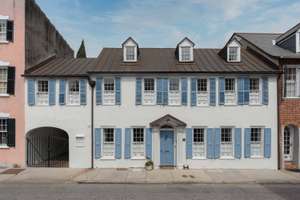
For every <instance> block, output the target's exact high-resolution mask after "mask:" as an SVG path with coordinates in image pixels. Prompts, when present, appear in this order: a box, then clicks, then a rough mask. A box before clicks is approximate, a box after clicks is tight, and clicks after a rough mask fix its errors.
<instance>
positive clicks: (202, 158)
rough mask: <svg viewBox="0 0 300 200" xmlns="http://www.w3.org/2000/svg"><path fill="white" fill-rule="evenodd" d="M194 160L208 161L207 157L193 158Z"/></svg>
mask: <svg viewBox="0 0 300 200" xmlns="http://www.w3.org/2000/svg"><path fill="white" fill-rule="evenodd" d="M192 160H206V157H193V158H192Z"/></svg>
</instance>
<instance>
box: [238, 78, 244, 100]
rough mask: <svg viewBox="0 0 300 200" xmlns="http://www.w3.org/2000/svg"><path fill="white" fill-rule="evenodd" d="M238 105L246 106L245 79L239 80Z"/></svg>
mask: <svg viewBox="0 0 300 200" xmlns="http://www.w3.org/2000/svg"><path fill="white" fill-rule="evenodd" d="M237 85H238V104H239V105H244V78H238V84H237Z"/></svg>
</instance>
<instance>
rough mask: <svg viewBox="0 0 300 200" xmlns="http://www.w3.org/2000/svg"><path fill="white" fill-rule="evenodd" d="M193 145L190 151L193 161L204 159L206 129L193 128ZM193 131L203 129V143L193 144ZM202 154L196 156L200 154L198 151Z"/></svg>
mask: <svg viewBox="0 0 300 200" xmlns="http://www.w3.org/2000/svg"><path fill="white" fill-rule="evenodd" d="M192 129H193V145H192V148H193V149H192V150H193V159H206V156H207V150H206V145H207V144H206V143H207V127H193V128H192ZM195 129H203V130H204V133H203V137H204V138H203V140H204V141H203V142H195V141H194V137H195V135H194V133H195ZM201 149H202V151H203V152H204V153H203V155H202V156H200V155H199V156H198V155H196V154H200V151H201Z"/></svg>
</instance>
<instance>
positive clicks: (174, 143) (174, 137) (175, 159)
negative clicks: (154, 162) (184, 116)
mask: <svg viewBox="0 0 300 200" xmlns="http://www.w3.org/2000/svg"><path fill="white" fill-rule="evenodd" d="M175 130H176V129H174V128H161V129H159V166H160V167H168V165H161V152H160V150H161V140H160V138H161V132H162V131H172V132H173V145H172V146H173V165H169V167H175V166H176V165H177V164H176V163H177V134H176V131H175Z"/></svg>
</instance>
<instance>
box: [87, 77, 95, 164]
mask: <svg viewBox="0 0 300 200" xmlns="http://www.w3.org/2000/svg"><path fill="white" fill-rule="evenodd" d="M88 81H89V85H90V86H91V88H92V90H91V168H92V169H93V168H94V89H95V85H96V83H95V81H93V80H91V79H90V78H89V79H88Z"/></svg>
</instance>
